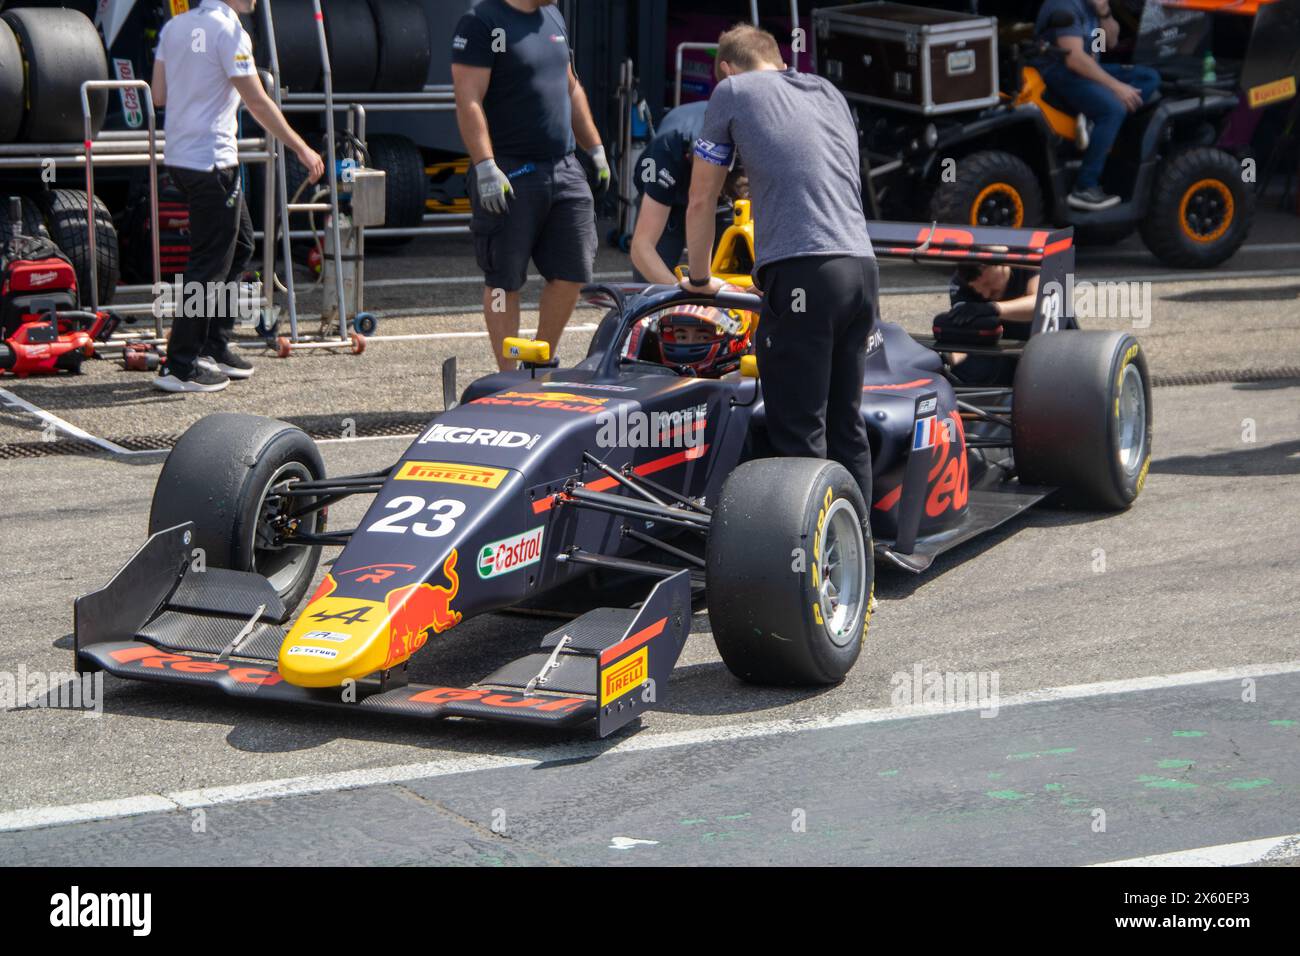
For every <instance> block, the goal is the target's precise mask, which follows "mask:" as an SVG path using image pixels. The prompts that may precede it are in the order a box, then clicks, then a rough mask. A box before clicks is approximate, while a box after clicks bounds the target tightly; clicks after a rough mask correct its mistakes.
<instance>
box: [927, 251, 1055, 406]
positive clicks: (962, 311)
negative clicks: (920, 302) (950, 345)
mask: <svg viewBox="0 0 1300 956" xmlns="http://www.w3.org/2000/svg"><path fill="white" fill-rule="evenodd" d="M948 300H949V304H950V306H951V308H949V310H948V311H947V312H944V313H942V314H940V315H938V316H936V317H935V320H934V324H935V334H936V338H937V340H938V342H939V344H940V345H942V344H943V339H944V333H945V332H948V333H956V332H966V333H971V332H974V331H975V330H976V329H986V330H988V331H989V332H990V334H989V341H990V343H994V342H996V341H997V340H998V339H1000V338H1002V337H1006V338H1009V339H1018V340H1020V341H1024V340H1026V339H1028V338H1029V330H1030V327H1031V326H1032V325H1033V322H1034V307H1035V306H1036V305H1037V303H1038V273H1037V271H1035V270H1032V269H1016V268H1013V267H1012V266H1007V265H1000V264H995V263H991V262H970V263H962V264H961V265H959V266H958V267H957V269H956V271H955V272H954V273H953V274H952V279H951V280H950V281H949V283H948ZM999 327H1000V332H999V331H998V328H999ZM954 337H955V336H954ZM962 340H963V341H967V342H969V341H972V340H974V337H973V336H971V335H969V334H967V335H963V336H962ZM948 361H949V364H950V365H951V366H952V370H953V375H955V376H956V377H957V378H959V379H960V380H961V381H962V383H963V384H966V385H1010V384H1011V377H1012V375H1013V374H1014V372H1015V367H1014V366H1013V365H1012V364H1011V363H1010V362H1008V361H1007V360H1006V359H1002V358H997V357H993V356H983V355H967V354H965V353H964V352H953V353H950V355H949V356H948Z"/></svg>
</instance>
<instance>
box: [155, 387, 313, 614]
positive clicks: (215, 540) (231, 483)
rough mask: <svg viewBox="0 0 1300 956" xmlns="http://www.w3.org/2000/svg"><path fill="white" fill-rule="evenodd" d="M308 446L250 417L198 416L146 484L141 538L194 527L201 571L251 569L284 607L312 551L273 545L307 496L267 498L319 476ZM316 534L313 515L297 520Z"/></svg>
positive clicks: (298, 436) (292, 599) (296, 597)
mask: <svg viewBox="0 0 1300 956" xmlns="http://www.w3.org/2000/svg"><path fill="white" fill-rule="evenodd" d="M324 475H325V465H324V463H323V462H322V461H321V457H320V452H319V451H318V450H317V448H316V443H315V442H314V441H312V440H311V438H309V437H308V436H307V434H306V433H305V432H303V431H302V430H301V429H299V428H296V427H294V426H293V425H289V424H286V423H285V422H281V421H276V420H275V419H271V418H262V417H260V416H257V415H240V414H234V413H221V414H217V415H209V416H207V417H206V418H201V419H199V420H198V421H197V422H195V423H194V424H193V425H191V426H190V427H189V429H187V430H186V432H185V434H183V435H181V437H180V440H179V441H177V442H176V447H175V448H173V449H172V451H171V454H170V455H168V456H167V461H166V463H165V464H164V465H163V469H162V473H161V474H160V475H159V476H158V483H157V485H155V487H154V493H153V505H152V507H151V509H150V511H149V533H150V534H154V533H155V532H158V531H162V530H164V529H166V528H172V527H175V526H176V525H178V524H181V523H183V522H186V521H192V522H194V547H196V548H202V549H203V555H204V560H205V562H206V564H207V566H208V567H216V568H230V569H231V570H235V571H254V572H256V573H258V574H261V575H263V576H264V577H265V578H266V579H267V580H268V581H269V582H270V583H271V586H272V587H273V588H275V591H276V593H277V594H278V595H279V596H280V598H281V600H282V601H283V602H284V606H285V607H286V608H289V609H292V608H294V607H296V606H297V605H298V603H299V602H300V601H301V600H302V597H303V595H304V594H305V593H306V591H307V588H308V586H309V585H310V584H311V582H312V578H313V577H314V576H315V574H316V566H317V564H318V563H319V562H320V550H321V549H320V546H319V545H316V546H307V545H287V546H286V545H279V544H277V543H276V540H275V539H276V536H277V533H278V531H279V529H281V528H282V527H283V526H284V525H285V523H286V522H287V520H288V519H287V516H286V509H288V508H289V507H301V506H303V505H305V504H308V503H311V501H312V499H310V498H306V499H304V498H282V497H280V496H278V495H277V494H276V493H275V490H276V489H277V488H279V487H282V486H284V485H286V484H287V483H290V482H293V481H305V480H310V479H316V478H323V477H324ZM301 520H302V523H303V524H304V525H306V528H305V530H307V531H311V532H319V531H321V530H323V528H324V524H325V519H324V516H323V514H322V513H321V512H320V511H317V512H313V513H312V514H310V515H308V516H306V517H305V518H303V519H301Z"/></svg>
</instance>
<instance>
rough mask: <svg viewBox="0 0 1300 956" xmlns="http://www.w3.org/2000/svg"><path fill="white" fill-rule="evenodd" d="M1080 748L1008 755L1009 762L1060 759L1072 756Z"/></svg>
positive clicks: (1059, 748) (1056, 748) (1054, 748)
mask: <svg viewBox="0 0 1300 956" xmlns="http://www.w3.org/2000/svg"><path fill="white" fill-rule="evenodd" d="M1078 749H1079V748H1077V747H1053V748H1052V749H1051V750H1036V751H1030V752H1029V753H1023V754H1007V759H1008V760H1029V759H1031V758H1033V757H1060V756H1062V755H1064V754H1072V753H1074V752H1075V751H1076V750H1078Z"/></svg>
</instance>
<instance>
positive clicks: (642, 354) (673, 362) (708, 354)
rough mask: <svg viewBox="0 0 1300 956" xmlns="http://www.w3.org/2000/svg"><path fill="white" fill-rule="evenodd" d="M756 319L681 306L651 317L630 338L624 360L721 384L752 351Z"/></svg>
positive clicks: (732, 311)
mask: <svg viewBox="0 0 1300 956" xmlns="http://www.w3.org/2000/svg"><path fill="white" fill-rule="evenodd" d="M754 320H755V316H754V313H752V312H742V311H740V310H738V309H719V308H717V307H715V306H711V305H678V306H672V307H670V308H667V309H664V310H662V311H660V312H655V313H652V314H651V315H648V316H646V317H645V318H644V319H642V320H641V321H640V322H638V323H637V324H636V325H635V326H634V327H633V328H632V331H631V333H629V335H628V339H627V343H626V345H625V346H624V347H623V356H624V358H627V359H632V360H635V361H639V362H651V363H654V364H656V365H664V366H667V367H668V368H671V369H675V370H676V371H678V372H679V373H681V374H685V375H692V376H695V377H697V378H721V377H722V376H723V375H726V374H727V373H728V372H734V371H735V370H736V369H738V368H739V367H740V358H741V356H742V355H747V354H748V353H749V352H750V351H751V345H752V342H751V340H752V338H753V334H754V326H755V325H756V322H755V321H754Z"/></svg>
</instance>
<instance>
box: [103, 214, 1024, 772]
mask: <svg viewBox="0 0 1300 956" xmlns="http://www.w3.org/2000/svg"><path fill="white" fill-rule="evenodd" d="M87 202H89V200H87ZM1005 776H1006V774H1004V773H1003V772H1002V771H1001V770H990V771H989V779H990V780H1000V779H1002V778H1003V777H1005Z"/></svg>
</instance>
